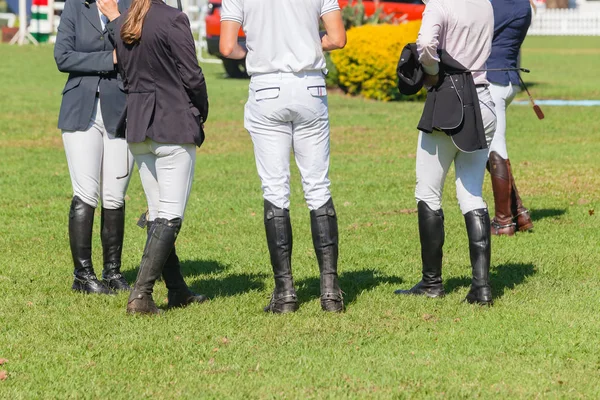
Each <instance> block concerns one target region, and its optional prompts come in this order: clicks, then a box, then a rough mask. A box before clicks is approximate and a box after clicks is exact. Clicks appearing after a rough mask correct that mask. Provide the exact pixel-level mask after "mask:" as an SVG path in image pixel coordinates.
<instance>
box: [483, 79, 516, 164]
mask: <svg viewBox="0 0 600 400" xmlns="http://www.w3.org/2000/svg"><path fill="white" fill-rule="evenodd" d="M519 91H520V88H519V86H513V85H512V83H510V82H509V84H508V86H502V85H495V84H493V83H492V84H491V85H490V93H491V95H492V99H493V100H494V104H495V105H496V107H495V108H496V117H497V118H498V122H497V123H496V133H495V134H494V140H492V145H491V146H490V152H492V151H495V152H496V153H498V154H499V155H500V157H502V158H504V159H507V158H508V150H507V148H506V109H507V108H508V106H509V105H510V103H511V102H512V101H513V99H514V98H515V96H516V95H517V93H519Z"/></svg>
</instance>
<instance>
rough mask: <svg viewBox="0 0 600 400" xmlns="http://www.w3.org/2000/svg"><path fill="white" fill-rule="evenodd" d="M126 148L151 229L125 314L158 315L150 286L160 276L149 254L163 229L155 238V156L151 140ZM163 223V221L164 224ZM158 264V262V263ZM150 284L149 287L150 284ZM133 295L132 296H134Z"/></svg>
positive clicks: (156, 206)
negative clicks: (142, 195)
mask: <svg viewBox="0 0 600 400" xmlns="http://www.w3.org/2000/svg"><path fill="white" fill-rule="evenodd" d="M129 149H130V150H131V153H132V154H133V156H134V158H135V162H136V164H137V165H138V170H139V172H140V179H141V181H142V186H143V188H144V192H145V194H146V199H147V202H148V226H149V227H150V226H151V227H152V229H149V231H148V236H147V238H146V245H145V247H144V253H143V255H142V261H141V263H140V268H139V270H138V275H137V278H136V282H135V284H134V289H133V290H132V292H131V294H130V296H129V299H128V301H127V312H128V313H143V314H157V313H158V312H159V311H158V308H157V307H156V304H154V300H153V299H152V287H153V285H154V281H155V280H156V279H157V278H158V276H160V271H159V272H158V275H157V274H156V272H155V271H153V268H152V261H153V260H152V258H151V256H152V253H151V252H150V251H149V250H150V249H151V248H152V246H154V247H156V246H157V245H158V244H159V243H160V242H161V240H160V238H161V231H162V230H163V229H164V228H163V226H162V225H164V224H163V223H161V228H160V230H159V232H158V233H157V235H156V236H157V238H153V235H154V233H155V224H154V222H155V220H156V219H157V216H158V203H159V200H158V199H159V189H158V179H157V175H156V155H155V154H154V153H153V152H152V145H151V141H150V139H147V140H146V141H145V142H142V143H130V144H129ZM163 222H164V221H163ZM158 263H160V260H158ZM138 281H139V282H140V285H139V290H138V291H137V292H136V287H137V286H138ZM149 281H150V282H151V284H150V282H149ZM134 292H135V295H134ZM148 292H150V294H148Z"/></svg>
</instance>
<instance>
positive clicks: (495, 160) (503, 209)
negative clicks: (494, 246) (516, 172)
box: [488, 151, 516, 236]
mask: <svg viewBox="0 0 600 400" xmlns="http://www.w3.org/2000/svg"><path fill="white" fill-rule="evenodd" d="M488 170H489V171H490V176H491V178H492V189H493V191H494V211H495V213H496V216H495V217H494V219H493V220H492V222H491V233H492V235H508V236H512V235H514V234H515V231H516V225H515V223H514V222H513V214H512V211H511V198H512V188H513V186H512V174H511V172H510V162H509V161H508V160H505V159H504V158H502V157H500V155H499V154H498V153H496V152H495V151H492V152H491V153H490V156H489V160H488Z"/></svg>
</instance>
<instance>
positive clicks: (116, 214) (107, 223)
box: [100, 206, 131, 291]
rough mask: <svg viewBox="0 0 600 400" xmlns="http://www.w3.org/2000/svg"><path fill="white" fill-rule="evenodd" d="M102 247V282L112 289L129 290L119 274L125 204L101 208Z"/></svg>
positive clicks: (125, 281)
mask: <svg viewBox="0 0 600 400" xmlns="http://www.w3.org/2000/svg"><path fill="white" fill-rule="evenodd" d="M100 226H101V231H102V233H101V237H102V249H103V250H104V270H103V271H102V282H103V283H104V284H105V285H106V286H108V287H109V288H111V289H113V290H125V291H127V290H131V287H130V286H129V284H128V283H127V280H125V278H124V277H123V275H121V253H122V252H123V236H124V234H125V206H123V207H121V208H117V209H116V210H110V209H107V208H102V214H101V220H100Z"/></svg>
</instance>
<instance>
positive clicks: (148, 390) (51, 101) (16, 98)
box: [0, 37, 600, 399]
mask: <svg viewBox="0 0 600 400" xmlns="http://www.w3.org/2000/svg"><path fill="white" fill-rule="evenodd" d="M599 48H600V38H583V39H581V38H577V40H573V38H548V37H546V38H529V39H528V40H527V41H526V44H525V48H524V51H523V61H522V65H523V66H524V67H527V68H531V70H532V71H533V72H532V73H531V74H530V75H528V76H526V80H527V82H529V83H531V90H532V92H533V94H534V96H536V97H537V98H564V99H599V98H600V74H598V72H597V70H598V65H600V51H599V50H598V49H599ZM205 73H206V76H207V80H208V85H209V93H210V97H211V115H210V118H209V121H208V123H207V125H206V131H207V141H206V143H205V145H204V146H203V147H202V149H201V150H199V152H198V162H197V167H196V177H195V182H194V187H193V190H192V194H191V198H190V202H189V205H188V210H187V214H186V221H185V224H184V227H183V229H182V232H181V234H180V237H179V240H178V252H179V255H180V257H181V259H182V262H183V271H184V275H185V276H186V280H187V282H188V284H189V285H190V286H191V287H192V288H193V289H194V290H195V291H197V292H199V293H205V294H208V295H209V296H210V298H211V301H210V302H208V303H206V304H202V305H198V306H192V307H190V308H188V309H183V310H177V311H169V312H166V313H164V314H163V315H162V316H160V317H157V318H147V317H130V316H127V315H126V314H125V305H126V300H127V295H126V294H120V295H118V296H115V297H104V296H84V295H80V294H75V293H72V292H71V290H70V285H71V283H72V261H71V259H70V252H69V248H68V236H67V214H68V209H69V203H70V197H71V184H70V180H69V175H68V170H67V165H66V160H65V156H64V151H63V147H62V141H61V137H60V132H59V131H58V130H57V129H56V121H57V116H58V110H59V106H60V93H61V89H62V86H63V85H64V82H65V79H66V77H65V76H64V75H62V74H60V73H59V72H57V70H56V67H55V65H54V61H53V59H52V49H51V47H40V48H34V47H24V48H16V47H7V46H0V88H1V89H0V90H1V92H0V93H1V94H0V226H1V227H2V228H1V230H0V252H1V255H0V358H5V359H7V360H8V361H7V362H6V363H5V364H4V365H2V366H0V370H5V371H6V372H7V374H8V377H7V379H6V380H3V381H0V398H2V399H33V398H36V399H37V398H111V399H130V398H136V399H137V398H151V397H152V398H161V399H162V398H166V399H171V398H178V399H179V398H183V399H196V398H416V397H418V398H472V397H480V398H599V397H600V348H599V345H598V332H599V331H600V320H599V318H598V310H599V304H600V301H599V300H598V299H599V298H600V284H599V282H600V269H599V268H598V255H599V252H598V244H599V241H600V229H599V221H598V218H599V215H598V214H599V213H600V210H599V212H598V213H594V209H595V208H596V207H597V206H598V203H599V201H600V185H599V183H600V178H598V176H597V174H598V171H599V169H598V165H599V164H598V154H600V136H599V122H598V117H599V115H600V111H599V109H598V108H594V107H587V108H586V107H554V108H550V107H545V108H544V111H545V113H546V119H545V120H543V121H538V120H537V119H536V117H535V115H534V113H533V111H532V110H531V107H527V106H517V105H515V106H513V107H511V108H510V112H509V122H508V129H509V133H508V136H509V152H510V155H511V161H512V165H513V167H514V170H515V176H516V179H517V183H518V185H519V187H520V190H521V194H522V197H523V198H524V201H525V203H526V205H527V206H528V207H530V208H531V210H532V216H533V219H534V223H535V231H534V232H533V233H527V234H518V235H517V236H516V237H513V238H504V237H502V238H493V243H492V254H493V256H492V271H491V281H492V288H493V292H494V295H495V298H496V304H495V306H494V307H492V308H480V307H477V306H470V305H467V304H465V303H462V302H461V301H462V299H463V298H464V296H465V294H466V292H467V290H468V285H469V282H470V267H469V255H468V247H467V246H468V244H467V237H466V233H465V229H464V221H463V218H462V216H461V214H460V211H459V209H458V205H457V202H456V199H455V186H454V182H453V179H449V180H448V181H447V183H446V190H445V195H444V211H445V214H446V245H445V247H444V252H445V254H444V278H445V287H446V291H447V293H448V295H447V296H446V298H444V299H441V300H430V299H423V298H413V297H409V298H406V297H396V296H394V295H393V291H394V290H395V289H397V288H399V287H405V288H408V287H410V286H411V285H412V284H414V283H415V282H416V281H417V280H418V279H420V247H419V242H418V232H417V217H416V214H415V211H416V210H415V209H416V205H415V201H414V199H413V191H414V184H415V172H414V169H415V165H414V164H415V159H414V157H415V148H416V141H417V132H416V129H415V126H416V124H417V121H418V117H419V115H420V107H421V105H420V104H419V103H387V104H384V103H377V102H372V101H366V100H362V99H357V98H349V97H345V96H341V95H337V94H336V95H332V96H331V97H330V113H331V123H332V139H331V140H332V156H331V162H332V164H331V174H330V176H331V179H332V192H333V196H334V199H335V202H336V205H337V209H338V214H339V222H340V236H341V238H340V240H341V249H340V250H341V255H340V271H341V283H342V287H343V289H344V291H345V292H346V295H345V298H346V302H347V312H346V313H345V314H342V315H329V314H324V313H322V312H321V311H320V306H319V300H318V295H319V293H318V287H319V284H318V268H317V263H316V259H315V256H314V253H313V250H312V243H311V238H310V227H309V214H308V210H307V208H306V206H305V204H304V201H303V197H302V190H301V185H300V178H299V175H298V173H297V170H296V169H295V167H294V172H293V177H292V178H293V185H292V204H291V213H292V224H293V226H294V234H295V236H294V242H295V245H294V246H295V247H294V256H293V266H294V272H295V279H296V282H297V289H298V292H299V297H300V300H301V307H300V310H299V311H298V312H297V313H295V314H293V315H285V316H273V315H265V314H264V313H263V312H262V306H264V305H265V304H266V302H267V301H268V297H269V295H270V292H271V290H272V287H273V283H272V278H271V272H270V265H269V259H268V254H267V248H266V243H265V240H264V228H263V221H262V198H261V192H260V183H259V179H258V177H257V174H256V171H255V165H254V158H253V154H252V146H251V142H250V139H249V137H248V135H247V133H246V132H245V131H244V129H243V124H242V115H243V105H244V102H245V99H246V95H247V82H244V81H233V80H227V79H223V74H222V71H221V69H220V67H219V66H213V65H206V66H205ZM520 98H522V99H526V97H523V96H520ZM451 174H452V175H451V176H453V172H452V173H451ZM485 197H486V199H487V201H488V202H490V203H492V195H491V186H490V182H489V179H488V178H487V177H486V182H485ZM490 206H492V204H490ZM492 208H493V207H492ZM144 210H145V198H144V196H143V192H142V188H141V184H140V181H139V177H138V175H137V173H136V174H135V175H134V178H133V179H132V181H131V185H130V188H129V191H128V204H127V211H128V217H127V227H126V238H125V252H124V271H125V275H126V277H127V278H128V279H129V280H130V281H133V280H134V279H135V276H136V272H137V270H136V267H137V265H138V263H139V259H140V257H141V253H142V250H143V246H144V241H145V232H144V231H143V230H141V229H139V228H137V227H136V226H135V221H136V219H137V217H138V216H139V214H140V213H142V212H143V211H144ZM96 216H97V220H96V226H95V232H98V228H99V219H100V218H99V212H97V213H96ZM94 249H95V252H94V261H95V264H96V270H97V272H99V271H100V270H101V262H102V260H101V246H100V239H99V234H98V235H96V236H95V241H94ZM155 293H156V296H155V298H156V299H157V302H158V303H159V305H164V304H165V297H166V289H165V287H164V284H163V283H162V282H161V283H158V284H157V286H156V290H155Z"/></svg>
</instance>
